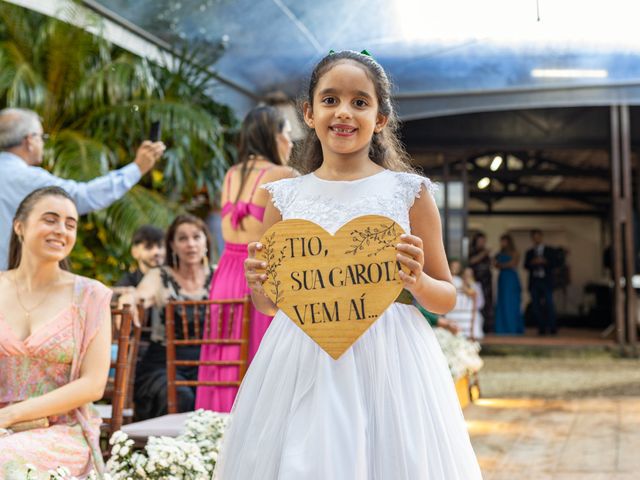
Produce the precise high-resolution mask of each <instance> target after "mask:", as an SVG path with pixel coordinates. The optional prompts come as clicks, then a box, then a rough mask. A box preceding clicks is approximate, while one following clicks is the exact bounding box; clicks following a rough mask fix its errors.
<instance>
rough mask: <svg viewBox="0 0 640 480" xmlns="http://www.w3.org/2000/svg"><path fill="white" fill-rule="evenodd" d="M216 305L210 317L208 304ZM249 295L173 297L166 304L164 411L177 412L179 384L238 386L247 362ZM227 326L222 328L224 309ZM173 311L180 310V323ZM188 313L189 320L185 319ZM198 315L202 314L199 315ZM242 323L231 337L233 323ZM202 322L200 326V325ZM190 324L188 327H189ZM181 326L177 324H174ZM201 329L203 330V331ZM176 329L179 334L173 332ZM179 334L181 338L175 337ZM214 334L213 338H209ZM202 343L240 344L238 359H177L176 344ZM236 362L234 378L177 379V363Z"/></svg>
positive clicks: (209, 364)
mask: <svg viewBox="0 0 640 480" xmlns="http://www.w3.org/2000/svg"><path fill="white" fill-rule="evenodd" d="M212 305H218V306H219V308H218V315H217V318H215V319H213V318H211V306H212ZM250 308H251V299H250V297H248V296H247V297H244V298H239V299H229V300H186V301H172V302H169V303H167V305H166V307H165V309H166V310H165V322H166V325H165V327H166V340H167V411H168V413H177V412H178V391H177V388H178V387H181V386H190V387H195V386H199V385H201V386H209V387H239V386H240V383H241V382H242V378H243V377H244V374H245V372H246V371H247V366H248V364H249V318H250ZM225 309H226V310H227V311H228V312H229V314H228V315H227V316H226V318H227V322H226V327H227V328H223V318H225V316H224V315H223V313H224V310H225ZM176 312H179V313H180V317H181V324H178V325H176V321H175V319H176ZM189 312H191V313H190V315H191V316H192V317H193V318H192V322H189V321H188V318H189ZM201 315H202V316H203V317H202V318H201ZM236 322H242V323H241V328H240V331H241V334H240V337H239V338H234V337H233V336H232V333H231V332H233V331H234V328H233V325H237V323H236ZM201 324H203V328H201V327H200V325H201ZM190 325H191V328H190ZM176 327H180V328H176ZM209 328H214V329H215V330H214V332H215V335H210V331H209ZM202 330H204V331H202ZM176 332H178V334H176ZM177 337H181V338H177ZM211 337H214V338H211ZM197 345H198V346H202V345H237V346H239V347H240V357H239V359H238V360H178V359H177V358H176V347H184V346H197ZM200 365H208V366H237V367H238V369H239V375H238V380H237V381H206V380H176V367H178V366H190V367H196V366H197V367H199V366H200Z"/></svg>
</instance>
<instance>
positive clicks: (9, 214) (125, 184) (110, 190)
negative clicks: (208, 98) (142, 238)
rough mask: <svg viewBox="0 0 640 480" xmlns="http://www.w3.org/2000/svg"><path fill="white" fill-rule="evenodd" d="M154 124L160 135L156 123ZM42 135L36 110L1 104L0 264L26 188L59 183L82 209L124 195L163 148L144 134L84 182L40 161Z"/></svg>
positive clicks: (90, 209) (3, 263) (92, 208)
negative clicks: (129, 157) (130, 154)
mask: <svg viewBox="0 0 640 480" xmlns="http://www.w3.org/2000/svg"><path fill="white" fill-rule="evenodd" d="M156 130H157V135H158V137H159V134H160V129H159V124H158V126H157V129H156ZM154 134H156V133H155V132H154ZM45 139H46V135H45V134H44V132H43V129H42V123H41V121H40V117H39V116H38V114H37V113H36V112H34V111H32V110H26V109H21V108H6V109H4V110H0V270H6V268H7V260H8V250H9V238H10V236H11V230H12V228H13V217H14V215H15V212H16V209H17V208H18V205H19V204H20V202H21V201H22V199H23V198H24V197H26V196H27V195H28V194H29V193H31V192H32V191H34V190H35V189H37V188H40V187H45V186H58V187H61V188H63V189H65V190H66V191H67V192H68V193H69V194H70V195H71V196H72V197H73V198H74V199H75V201H76V204H77V206H78V213H80V214H81V215H83V214H85V213H89V212H93V211H96V210H100V209H102V208H106V207H108V206H109V205H111V204H112V203H113V202H115V201H116V200H118V199H120V198H121V197H123V196H124V195H125V194H126V193H127V192H128V191H129V190H130V189H131V188H132V187H133V186H134V185H135V184H136V183H138V181H140V178H142V176H143V175H144V174H145V173H147V172H148V171H149V170H151V169H152V168H153V166H154V165H155V163H156V162H157V161H158V159H159V158H160V157H161V156H162V154H163V152H164V150H165V146H164V144H163V143H162V142H160V141H155V142H152V141H149V140H145V141H144V142H142V145H141V146H140V147H139V148H138V151H137V152H136V157H135V159H134V160H133V162H131V163H130V164H129V165H126V166H124V167H122V168H120V169H118V170H113V171H111V172H109V173H107V174H106V175H103V176H101V177H97V178H94V179H93V180H90V181H88V182H76V181H74V180H67V179H63V178H59V177H56V176H55V175H53V174H51V173H49V172H48V171H46V170H44V169H43V168H41V167H40V165H41V164H42V159H43V151H44V141H45Z"/></svg>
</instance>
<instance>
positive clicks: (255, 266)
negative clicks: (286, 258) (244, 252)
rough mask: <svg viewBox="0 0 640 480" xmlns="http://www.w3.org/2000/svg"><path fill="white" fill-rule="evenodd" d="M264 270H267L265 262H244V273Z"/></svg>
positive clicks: (253, 260)
mask: <svg viewBox="0 0 640 480" xmlns="http://www.w3.org/2000/svg"><path fill="white" fill-rule="evenodd" d="M265 268H267V262H263V261H262V260H258V259H257V258H247V259H245V261H244V270H245V272H248V271H252V270H264V269H265Z"/></svg>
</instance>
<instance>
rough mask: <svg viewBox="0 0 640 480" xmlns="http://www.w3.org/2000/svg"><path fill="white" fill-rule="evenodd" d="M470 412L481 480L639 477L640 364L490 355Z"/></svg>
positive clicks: (601, 359)
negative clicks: (479, 391)
mask: <svg viewBox="0 0 640 480" xmlns="http://www.w3.org/2000/svg"><path fill="white" fill-rule="evenodd" d="M485 362H486V365H485V369H483V371H482V372H481V375H480V385H481V388H482V395H483V397H482V398H481V399H480V400H479V401H478V402H477V403H476V404H475V405H470V406H469V407H467V408H466V409H465V412H464V413H465V417H466V419H467V423H468V426H469V431H470V434H471V438H472V443H473V446H474V449H475V451H476V454H477V455H478V459H479V461H480V465H481V468H482V470H483V475H484V480H638V479H640V361H639V360H624V359H615V358H611V357H609V356H604V355H597V356H595V357H592V356H590V355H586V356H583V357H579V358H529V357H519V356H515V357H512V356H507V357H487V358H485Z"/></svg>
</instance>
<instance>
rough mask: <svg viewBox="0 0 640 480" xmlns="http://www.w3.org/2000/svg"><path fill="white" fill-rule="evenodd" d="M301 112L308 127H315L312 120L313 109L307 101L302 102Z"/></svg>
mask: <svg viewBox="0 0 640 480" xmlns="http://www.w3.org/2000/svg"><path fill="white" fill-rule="evenodd" d="M302 114H303V116H304V123H306V124H307V126H308V127H309V128H315V122H314V121H313V109H312V108H311V104H310V103H309V102H304V103H303V104H302Z"/></svg>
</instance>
